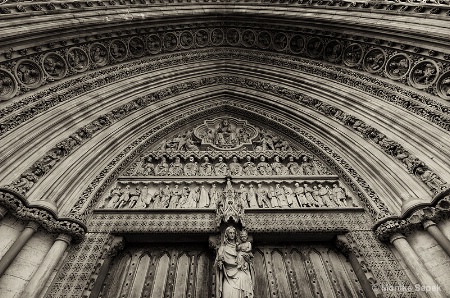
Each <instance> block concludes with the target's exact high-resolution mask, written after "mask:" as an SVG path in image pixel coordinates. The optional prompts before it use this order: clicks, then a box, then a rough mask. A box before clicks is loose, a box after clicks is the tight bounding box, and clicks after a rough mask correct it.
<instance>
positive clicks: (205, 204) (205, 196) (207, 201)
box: [198, 185, 210, 208]
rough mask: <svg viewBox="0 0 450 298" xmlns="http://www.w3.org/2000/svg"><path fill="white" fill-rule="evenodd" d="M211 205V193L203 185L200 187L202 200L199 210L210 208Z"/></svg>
mask: <svg viewBox="0 0 450 298" xmlns="http://www.w3.org/2000/svg"><path fill="white" fill-rule="evenodd" d="M209 204H210V198H209V193H208V191H207V190H206V188H205V186H204V185H202V186H201V187H200V200H199V202H198V207H199V208H208V207H209Z"/></svg>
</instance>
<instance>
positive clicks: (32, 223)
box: [26, 221, 40, 232]
mask: <svg viewBox="0 0 450 298" xmlns="http://www.w3.org/2000/svg"><path fill="white" fill-rule="evenodd" d="M39 226H40V224H39V223H37V222H35V221H29V222H28V224H27V226H26V228H30V229H33V230H34V231H35V232H37V230H38V229H39Z"/></svg>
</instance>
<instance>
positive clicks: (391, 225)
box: [373, 189, 450, 241]
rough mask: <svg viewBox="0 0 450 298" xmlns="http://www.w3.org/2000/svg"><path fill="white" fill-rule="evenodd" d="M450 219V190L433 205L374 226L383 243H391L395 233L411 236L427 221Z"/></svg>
mask: <svg viewBox="0 0 450 298" xmlns="http://www.w3.org/2000/svg"><path fill="white" fill-rule="evenodd" d="M449 217H450V189H447V190H445V191H443V192H441V193H439V194H438V195H437V196H436V197H435V198H434V200H433V201H432V202H431V203H422V204H420V205H418V206H416V207H415V208H411V209H410V210H408V211H407V212H406V213H405V214H403V216H402V217H391V218H390V219H387V220H385V221H381V222H378V223H377V224H375V226H374V228H373V229H374V231H375V234H376V235H377V237H378V239H380V240H381V241H389V238H390V237H391V236H392V235H393V234H395V233H401V234H406V235H408V234H411V233H414V232H415V231H417V230H421V229H423V228H424V227H423V223H424V222H425V221H426V220H432V221H433V222H436V223H437V222H440V221H442V220H444V219H446V218H449Z"/></svg>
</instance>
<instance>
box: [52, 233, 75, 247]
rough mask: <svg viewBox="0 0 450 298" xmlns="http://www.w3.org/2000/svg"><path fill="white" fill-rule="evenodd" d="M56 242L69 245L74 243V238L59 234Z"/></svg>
mask: <svg viewBox="0 0 450 298" xmlns="http://www.w3.org/2000/svg"><path fill="white" fill-rule="evenodd" d="M55 241H64V242H66V243H67V244H68V245H69V244H70V242H71V241H72V236H70V235H67V234H59V235H58V237H56V239H55Z"/></svg>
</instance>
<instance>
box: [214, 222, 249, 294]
mask: <svg viewBox="0 0 450 298" xmlns="http://www.w3.org/2000/svg"><path fill="white" fill-rule="evenodd" d="M239 236H240V237H239V238H240V239H238V237H237V231H236V228H234V227H233V226H229V227H227V228H226V230H225V233H224V239H223V242H222V244H221V245H220V247H219V249H218V250H217V256H216V261H215V268H216V297H217V298H253V283H254V280H255V278H254V269H253V254H252V244H251V243H250V242H249V241H248V234H247V231H245V230H242V231H241V232H240V234H239Z"/></svg>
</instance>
